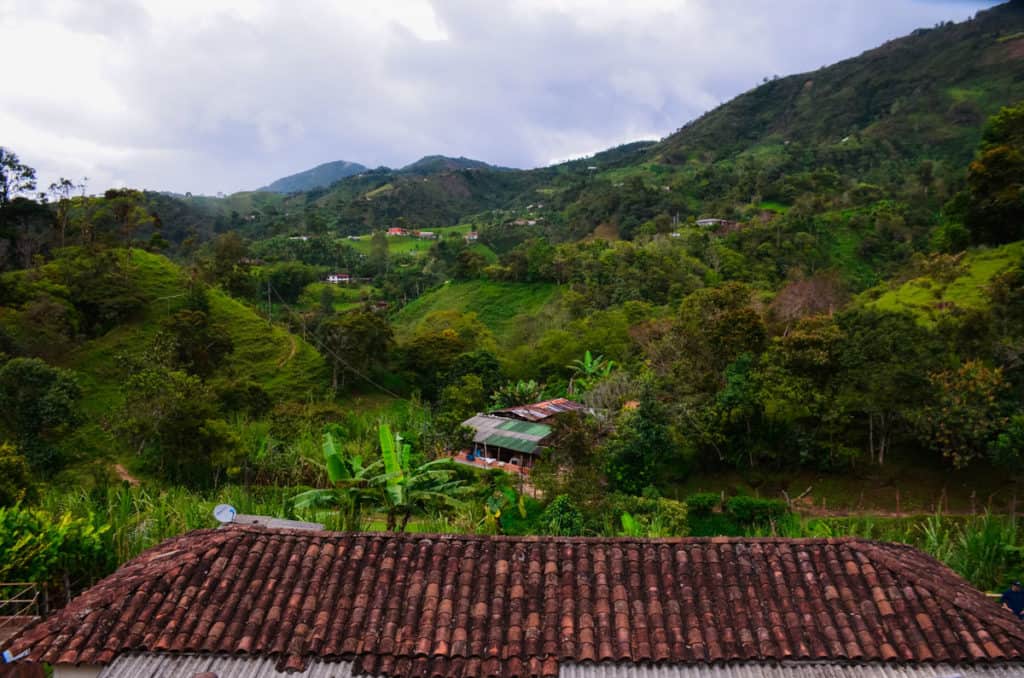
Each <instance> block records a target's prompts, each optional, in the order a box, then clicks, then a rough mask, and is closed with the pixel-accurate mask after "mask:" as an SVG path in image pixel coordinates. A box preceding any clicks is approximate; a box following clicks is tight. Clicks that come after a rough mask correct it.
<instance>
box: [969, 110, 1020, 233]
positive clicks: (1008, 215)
mask: <svg viewBox="0 0 1024 678" xmlns="http://www.w3.org/2000/svg"><path fill="white" fill-rule="evenodd" d="M965 216H966V220H967V224H968V226H970V229H971V232H972V233H973V235H974V239H975V241H976V242H981V243H1006V242H1011V241H1014V240H1019V239H1020V238H1022V237H1024V102H1022V103H1020V104H1017V105H1016V106H1013V107H1008V108H1004V109H1002V110H1001V111H1000V112H999V113H998V114H997V115H995V116H993V117H992V119H991V120H989V122H988V124H987V125H986V126H985V132H984V135H983V138H982V145H981V151H980V152H979V154H978V157H977V158H976V159H975V161H974V162H972V163H971V166H970V168H969V169H968V172H967V200H966V215H965Z"/></svg>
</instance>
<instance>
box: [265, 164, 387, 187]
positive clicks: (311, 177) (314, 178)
mask: <svg viewBox="0 0 1024 678" xmlns="http://www.w3.org/2000/svg"><path fill="white" fill-rule="evenodd" d="M366 170H367V168H366V167H364V166H363V165H360V164H359V163H357V162H348V161H347V160H336V161H334V162H325V163H324V164H322V165H317V166H316V167H314V168H313V169H308V170H306V171H305V172H299V173H298V174H292V175H291V176H287V177H284V178H282V179H278V180H277V181H275V182H274V183H272V184H270V185H269V186H264V187H263V188H261V189H259V190H261V191H268V192H270V193H297V192H299V191H312V190H313V189H316V188H325V187H327V186H330V185H331V184H333V183H334V182H336V181H339V180H341V179H344V178H345V177H350V176H352V175H353V174H359V173H360V172H365V171H366Z"/></svg>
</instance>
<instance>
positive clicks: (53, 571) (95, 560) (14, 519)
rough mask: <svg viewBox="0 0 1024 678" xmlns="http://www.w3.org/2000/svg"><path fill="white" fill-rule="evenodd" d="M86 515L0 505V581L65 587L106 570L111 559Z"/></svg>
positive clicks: (99, 529) (97, 529)
mask: <svg viewBox="0 0 1024 678" xmlns="http://www.w3.org/2000/svg"><path fill="white" fill-rule="evenodd" d="M108 529H109V526H107V525H103V526H100V527H96V526H94V525H93V523H92V521H91V520H89V519H87V518H72V517H71V514H69V513H65V514H64V515H62V516H60V517H59V518H58V517H56V516H52V515H50V514H48V513H46V512H44V511H37V510H30V509H26V508H22V507H20V506H12V507H9V508H0V581H10V582H32V583H35V584H39V585H40V586H42V587H44V588H47V589H49V590H51V591H57V590H65V589H68V588H70V587H73V586H80V585H82V584H83V583H91V582H92V581H93V580H95V579H97V578H99V577H101V576H103V575H105V574H107V572H108V571H109V570H110V569H112V567H113V565H114V562H113V560H112V555H113V554H112V553H111V552H110V551H109V549H107V548H105V545H104V540H103V534H104V533H105V532H106V531H107V530H108Z"/></svg>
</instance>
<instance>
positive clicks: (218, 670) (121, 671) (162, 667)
mask: <svg viewBox="0 0 1024 678" xmlns="http://www.w3.org/2000/svg"><path fill="white" fill-rule="evenodd" d="M197 673H214V674H216V675H217V678H282V677H283V676H289V677H291V676H294V677H296V678H352V662H330V663H325V662H320V661H311V662H310V663H309V665H308V666H307V667H306V670H305V671H303V672H301V673H288V674H286V673H284V672H283V671H278V670H277V660H276V659H272V658H268V657H237V656H229V655H189V654H158V653H145V654H126V655H121V656H120V657H118V658H117V659H115V660H114V661H113V662H112V663H111V664H110V665H109V666H106V667H104V668H103V670H102V671H100V675H99V678H192V676H194V675H196V674H197Z"/></svg>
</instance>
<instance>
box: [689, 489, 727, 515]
mask: <svg viewBox="0 0 1024 678" xmlns="http://www.w3.org/2000/svg"><path fill="white" fill-rule="evenodd" d="M721 502H722V498H721V497H720V496H718V495H717V494H715V493H714V492H699V493H697V494H691V495H690V496H689V497H687V498H686V510H687V511H688V512H689V514H690V515H692V516H694V517H698V518H704V517H707V516H710V515H711V513H712V512H713V511H714V510H715V509H716V508H718V507H719V506H720V505H721Z"/></svg>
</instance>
